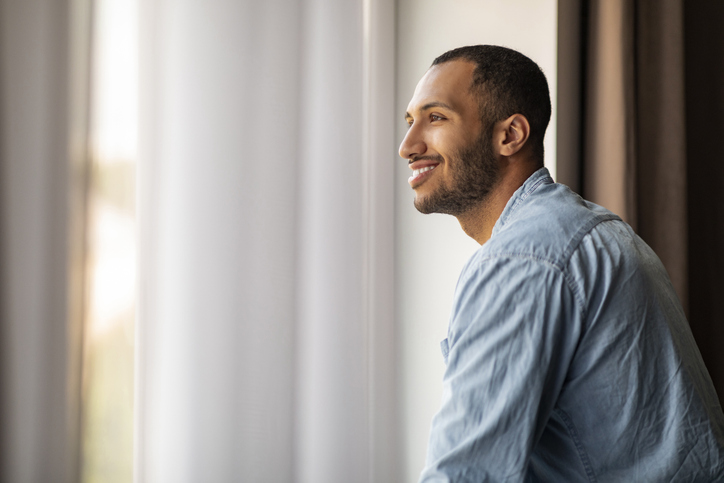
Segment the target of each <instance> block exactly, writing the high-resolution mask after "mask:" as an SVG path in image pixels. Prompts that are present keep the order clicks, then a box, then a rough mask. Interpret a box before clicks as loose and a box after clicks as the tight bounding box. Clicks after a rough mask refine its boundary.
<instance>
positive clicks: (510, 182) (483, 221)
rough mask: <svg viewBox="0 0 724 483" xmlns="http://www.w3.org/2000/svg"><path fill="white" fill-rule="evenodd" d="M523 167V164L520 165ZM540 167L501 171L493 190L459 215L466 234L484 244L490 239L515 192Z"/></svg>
mask: <svg viewBox="0 0 724 483" xmlns="http://www.w3.org/2000/svg"><path fill="white" fill-rule="evenodd" d="M518 167H520V168H522V166H520V165H518ZM537 169H538V168H537V167H533V166H526V167H525V169H510V170H507V172H505V173H501V177H500V179H499V180H498V183H497V184H496V185H495V187H494V188H493V190H492V191H491V192H490V193H489V194H488V196H486V197H485V199H483V200H481V201H480V203H478V204H477V205H476V206H474V207H473V208H471V209H470V210H468V211H466V212H465V213H462V214H460V215H458V216H457V219H458V222H459V223H460V227H461V228H462V229H463V231H464V232H465V234H466V235H468V236H469V237H470V238H472V239H473V240H475V241H476V242H478V243H479V244H481V245H483V244H484V243H485V242H487V241H488V240H490V237H491V236H492V234H493V227H494V226H495V223H496V222H497V221H498V218H500V215H501V214H502V213H503V210H504V209H505V205H507V204H508V201H509V200H510V198H511V197H512V196H513V193H515V192H516V190H517V189H518V188H520V187H521V186H522V185H523V183H525V181H526V180H527V179H528V178H529V177H530V175H531V174H533V173H534V172H535V171H536V170H537Z"/></svg>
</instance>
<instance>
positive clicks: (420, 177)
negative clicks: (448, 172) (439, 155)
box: [407, 162, 440, 189]
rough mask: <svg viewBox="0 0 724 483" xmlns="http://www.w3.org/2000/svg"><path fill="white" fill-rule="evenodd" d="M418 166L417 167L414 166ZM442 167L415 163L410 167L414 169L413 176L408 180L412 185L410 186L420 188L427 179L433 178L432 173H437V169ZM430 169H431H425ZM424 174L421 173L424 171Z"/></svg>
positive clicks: (435, 164)
mask: <svg viewBox="0 0 724 483" xmlns="http://www.w3.org/2000/svg"><path fill="white" fill-rule="evenodd" d="M414 165H416V166H414ZM439 165H440V163H430V162H428V163H419V164H418V163H413V164H411V165H410V168H412V169H413V174H412V176H410V177H409V178H408V179H407V182H408V183H410V186H411V187H412V188H413V189H415V188H417V187H418V186H420V185H421V184H422V183H423V182H424V181H425V180H427V178H429V177H430V176H432V172H433V171H435V168H437V167H438V166H439ZM425 168H429V169H425ZM423 169H424V171H422V172H419V171H420V170H423Z"/></svg>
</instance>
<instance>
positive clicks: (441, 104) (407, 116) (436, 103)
mask: <svg viewBox="0 0 724 483" xmlns="http://www.w3.org/2000/svg"><path fill="white" fill-rule="evenodd" d="M435 107H443V108H445V109H449V110H451V111H454V110H455V109H453V107H452V106H451V105H450V104H445V103H444V102H440V101H434V102H428V103H427V104H425V105H424V106H422V107H421V108H420V111H421V112H423V111H427V110H429V109H432V108H435ZM410 118H412V115H411V114H410V113H409V112H405V119H410Z"/></svg>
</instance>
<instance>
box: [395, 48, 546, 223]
mask: <svg viewBox="0 0 724 483" xmlns="http://www.w3.org/2000/svg"><path fill="white" fill-rule="evenodd" d="M531 76H532V77H535V79H533V80H532V84H531V85H530V86H529V85H527V79H529V78H531ZM541 80H542V84H541ZM531 86H532V87H531ZM541 87H542V89H541ZM533 91H535V92H533ZM541 98H543V100H541ZM531 106H532V107H531ZM405 117H406V119H407V122H408V124H409V125H410V129H409V131H408V133H407V135H406V136H405V140H404V141H403V142H402V144H401V145H400V156H402V157H403V158H405V159H408V160H409V163H410V167H411V168H412V169H413V176H412V177H411V178H410V180H409V182H410V185H411V186H412V188H413V189H414V190H415V194H416V197H415V206H416V207H417V208H418V210H420V211H421V212H423V213H432V212H437V213H448V214H452V215H455V216H458V217H459V215H461V214H464V213H466V212H468V211H469V210H470V209H471V208H473V207H474V206H477V205H479V204H480V203H481V202H482V201H484V200H485V199H486V197H487V196H488V195H489V193H490V192H491V190H493V188H494V187H495V185H496V183H497V182H498V181H499V177H500V159H501V157H504V156H506V155H510V154H511V153H517V152H518V151H520V150H521V149H522V147H523V146H524V145H526V144H527V146H526V149H525V152H526V153H527V157H529V158H531V159H533V160H534V163H536V165H542V160H543V147H542V140H543V134H544V132H545V128H546V126H547V123H548V119H549V117H550V100H549V99H548V88H547V83H546V81H545V77H544V76H543V74H542V72H541V71H540V69H539V68H538V67H537V66H536V65H535V63H533V62H532V61H531V60H530V59H528V58H527V57H525V56H523V55H521V54H519V53H517V52H514V51H511V50H509V49H505V48H502V47H494V46H477V47H463V48H460V49H455V50H452V51H450V52H447V53H446V54H443V55H442V56H440V57H438V58H437V59H435V61H434V62H433V65H432V66H431V67H430V69H429V70H428V71H427V73H426V74H425V76H423V78H422V79H421V80H420V82H419V83H418V85H417V88H416V89H415V94H414V95H413V98H412V100H411V101H410V104H409V106H408V112H407V113H406V116H405ZM528 117H530V118H531V119H533V120H534V121H531V122H530V124H529V121H528ZM533 122H535V124H533ZM496 129H497V130H498V131H500V132H498V138H496V139H497V140H496V142H497V143H498V144H496V145H495V146H494V143H493V136H494V134H495V133H496ZM536 129H537V130H536ZM506 130H507V131H506ZM534 131H535V132H534ZM501 135H502V136H504V137H503V138H501V137H500V136H501ZM509 137H510V138H511V139H512V141H511V139H508V138H509ZM538 141H540V147H539V148H538V147H534V143H537V142H538ZM505 143H510V146H516V147H514V148H513V151H511V150H510V148H509V147H508V146H506V145H505Z"/></svg>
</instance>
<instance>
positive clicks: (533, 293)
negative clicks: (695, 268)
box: [420, 168, 724, 483]
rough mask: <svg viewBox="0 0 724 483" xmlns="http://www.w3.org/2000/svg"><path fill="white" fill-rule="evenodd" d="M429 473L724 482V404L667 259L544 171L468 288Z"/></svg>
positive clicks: (456, 313) (472, 263) (474, 261)
mask: <svg viewBox="0 0 724 483" xmlns="http://www.w3.org/2000/svg"><path fill="white" fill-rule="evenodd" d="M442 349H443V356H444V359H445V362H446V364H447V368H446V371H445V375H444V380H443V387H444V392H443V400H442V406H441V409H440V411H439V412H438V414H437V415H436V416H435V418H434V419H433V422H432V429H431V434H430V442H429V445H428V455H427V464H426V468H425V469H424V471H423V473H422V475H421V479H420V481H422V482H425V483H432V482H455V483H459V482H475V483H481V482H487V481H547V482H578V481H589V482H593V481H599V482H604V481H617V482H641V481H646V482H648V481H652V482H663V481H677V482H678V481H687V482H688V481H702V482H703V481H706V482H712V481H724V451H723V450H722V448H723V445H724V416H723V415H722V409H721V406H720V404H719V400H718V399H717V395H716V392H715V390H714V388H713V385H712V382H711V379H710V378H709V375H708V373H707V371H706V368H705V367H704V363H703V362H702V359H701V356H700V354H699V350H698V349H697V347H696V344H695V342H694V339H693V337H692V335H691V331H690V329H689V326H688V323H687V321H686V318H685V316H684V313H683V310H682V308H681V305H680V303H679V301H678V299H677V297H676V294H675V293H674V289H673V287H672V285H671V282H670V281H669V277H668V275H667V274H666V271H665V269H664V267H663V265H662V264H661V262H660V261H659V259H658V258H657V257H656V255H655V254H654V252H653V251H652V250H651V249H650V248H649V247H648V246H647V245H646V244H645V243H644V242H643V241H642V240H641V239H640V238H639V237H638V236H637V235H636V234H635V233H634V232H633V230H632V229H631V228H630V227H629V226H628V225H627V224H625V223H624V222H623V221H621V220H620V218H619V217H617V216H616V215H614V214H612V213H611V212H609V211H607V210H605V209H603V208H601V207H599V206H597V205H594V204H592V203H589V202H586V201H584V200H583V199H581V198H580V197H579V196H578V195H576V194H575V193H573V192H571V191H570V190H569V189H568V188H567V187H565V186H563V185H559V184H555V183H553V180H552V179H551V178H550V176H549V174H548V171H547V170H546V169H545V168H542V169H540V170H538V171H537V172H536V173H534V174H533V175H532V176H531V177H530V178H529V179H528V180H527V181H526V182H525V184H524V185H523V186H522V187H521V188H520V189H518V190H517V191H516V193H515V194H514V196H513V197H512V198H511V199H510V200H509V202H508V204H507V205H506V207H505V210H504V211H503V213H502V214H501V216H500V218H499V219H498V221H497V223H496V225H495V227H494V229H493V234H492V237H491V238H490V240H489V241H488V242H487V243H485V244H484V245H482V246H481V247H480V249H478V250H477V251H476V253H475V254H474V255H473V256H472V258H471V259H470V260H469V262H468V263H467V265H466V266H465V268H464V269H463V271H462V273H461V275H460V279H459V281H458V285H457V288H456V291H455V302H454V305H453V309H452V315H451V319H450V326H449V329H448V337H447V339H446V340H444V341H443V343H442Z"/></svg>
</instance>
